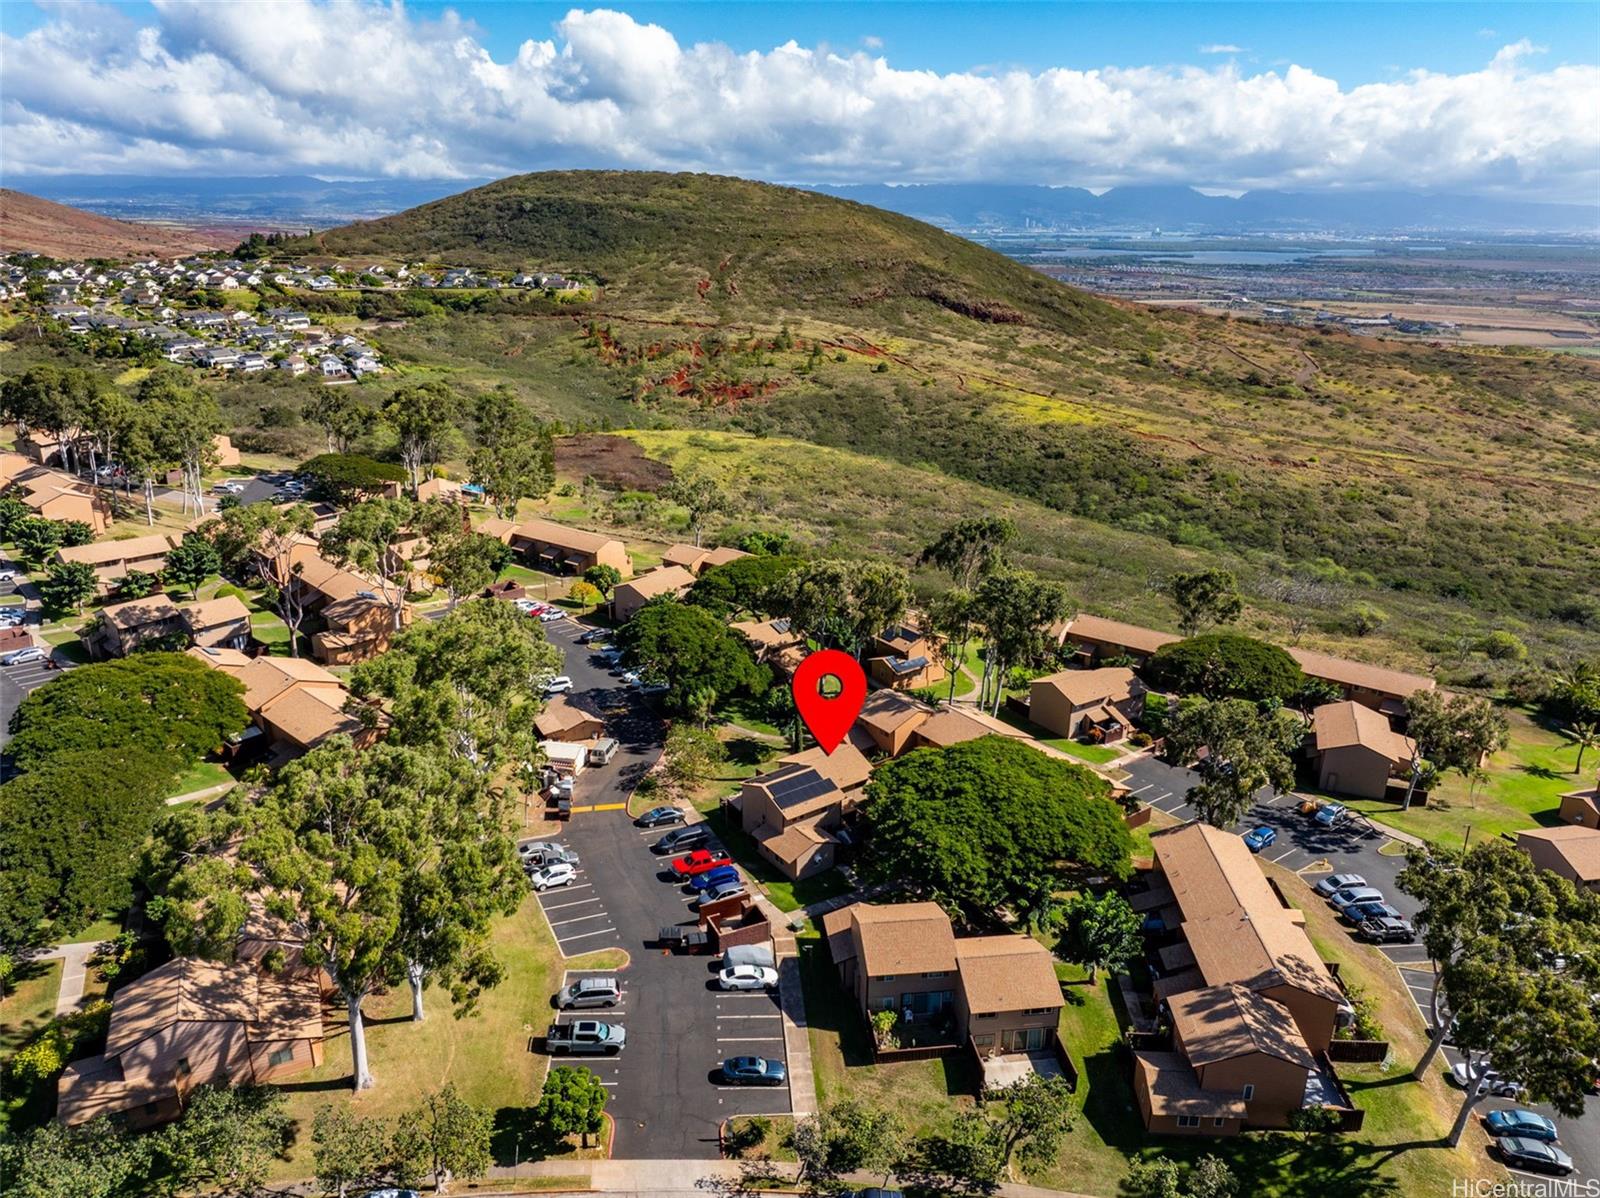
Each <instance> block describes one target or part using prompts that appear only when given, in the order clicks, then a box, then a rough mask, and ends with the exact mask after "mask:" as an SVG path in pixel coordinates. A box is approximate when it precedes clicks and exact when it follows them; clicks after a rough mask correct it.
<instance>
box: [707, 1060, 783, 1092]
mask: <svg viewBox="0 0 1600 1198" xmlns="http://www.w3.org/2000/svg"><path fill="white" fill-rule="evenodd" d="M722 1080H723V1081H724V1082H726V1083H727V1084H728V1085H730V1086H781V1085H783V1083H784V1082H786V1081H788V1080H789V1073H788V1070H787V1069H785V1068H784V1066H783V1062H782V1061H774V1060H771V1059H769V1058H767V1057H729V1058H728V1059H727V1060H726V1061H723V1062H722Z"/></svg>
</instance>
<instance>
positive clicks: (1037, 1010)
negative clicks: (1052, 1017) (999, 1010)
mask: <svg viewBox="0 0 1600 1198" xmlns="http://www.w3.org/2000/svg"><path fill="white" fill-rule="evenodd" d="M1053 1010H1055V1008H1054V1007H1029V1008H1028V1009H1027V1010H1026V1011H1024V1012H1023V1014H1024V1015H1048V1014H1050V1012H1051V1011H1053Z"/></svg>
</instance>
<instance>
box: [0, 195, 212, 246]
mask: <svg viewBox="0 0 1600 1198" xmlns="http://www.w3.org/2000/svg"><path fill="white" fill-rule="evenodd" d="M234 240H237V232H236V231H235V232H230V233H208V232H206V231H205V230H200V229H188V228H169V227H166V226H161V225H149V224H140V223H137V222H134V221H125V220H116V219H113V218H112V217H108V216H101V215H99V214H97V213H93V212H85V211H83V210H82V209H80V208H73V207H70V206H68V205H66V204H58V203H55V202H54V201H52V200H46V199H43V198H41V197H39V196H35V195H29V194H28V193H27V192H22V191H15V190H13V189H11V188H9V187H5V188H0V253H13V252H16V251H19V250H28V251H31V252H33V253H36V254H44V255H46V256H47V257H52V258H136V257H144V256H150V257H157V258H172V257H177V256H178V255H181V254H187V253H193V252H194V251H197V250H215V249H221V248H223V247H224V246H226V245H229V244H231V243H232V241H234Z"/></svg>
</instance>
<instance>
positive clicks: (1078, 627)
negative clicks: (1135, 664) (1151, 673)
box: [1060, 613, 1183, 653]
mask: <svg viewBox="0 0 1600 1198" xmlns="http://www.w3.org/2000/svg"><path fill="white" fill-rule="evenodd" d="M1074 635H1076V636H1081V637H1083V638H1084V639H1085V640H1091V641H1103V642H1105V643H1106V644H1108V645H1122V646H1125V647H1126V648H1129V649H1136V650H1138V651H1139V652H1140V653H1154V652H1155V651H1156V650H1157V649H1159V648H1161V646H1162V645H1170V644H1173V643H1174V642H1175V641H1180V640H1182V639H1183V638H1182V637H1180V636H1178V635H1177V634H1175V633H1171V632H1157V631H1156V630H1155V629H1154V628H1140V627H1139V626H1138V625H1137V624H1124V623H1123V622H1122V621H1121V620H1108V619H1106V618H1105V617H1103V616H1091V615H1088V614H1087V613H1079V614H1078V615H1076V616H1074V617H1073V618H1072V619H1070V620H1068V621H1067V622H1066V623H1065V624H1064V625H1062V626H1061V633H1060V639H1062V640H1065V639H1068V638H1070V637H1072V636H1074Z"/></svg>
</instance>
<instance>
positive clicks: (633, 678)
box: [622, 670, 643, 686]
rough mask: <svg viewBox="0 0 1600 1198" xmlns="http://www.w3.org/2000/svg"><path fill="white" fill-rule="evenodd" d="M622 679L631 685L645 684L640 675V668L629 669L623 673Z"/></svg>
mask: <svg viewBox="0 0 1600 1198" xmlns="http://www.w3.org/2000/svg"><path fill="white" fill-rule="evenodd" d="M622 680H623V681H624V682H626V683H627V684H628V685H629V686H640V685H643V680H642V679H641V678H640V677H639V671H638V670H628V671H626V672H625V673H624V674H623V675H622Z"/></svg>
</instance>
